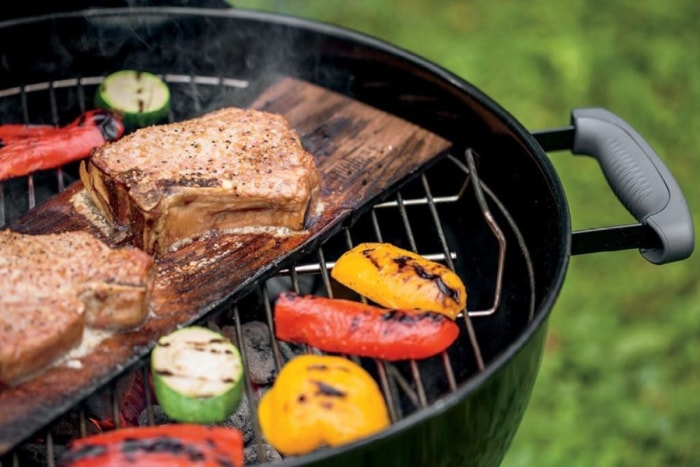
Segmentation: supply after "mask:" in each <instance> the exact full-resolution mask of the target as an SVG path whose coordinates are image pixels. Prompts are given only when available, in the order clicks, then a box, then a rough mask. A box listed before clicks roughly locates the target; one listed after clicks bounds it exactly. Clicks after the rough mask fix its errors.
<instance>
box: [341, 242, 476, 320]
mask: <svg viewBox="0 0 700 467" xmlns="http://www.w3.org/2000/svg"><path fill="white" fill-rule="evenodd" d="M331 277H333V278H334V279H335V280H337V281H338V282H340V283H341V284H343V285H345V286H346V287H348V288H350V289H352V290H354V291H355V292H357V293H358V294H360V295H362V296H364V297H366V298H367V299H369V300H372V301H373V302H375V303H377V304H379V305H381V306H383V307H386V308H394V309H400V310H405V309H411V310H420V311H435V312H438V313H442V314H444V315H446V316H448V317H450V318H452V319H455V318H456V317H457V315H458V314H459V313H460V312H461V311H462V310H463V309H464V308H465V307H466V305H467V289H466V287H465V285H464V283H463V282H462V280H461V279H460V277H459V276H458V275H457V274H456V273H455V272H454V271H452V270H451V269H450V268H448V267H447V266H444V265H442V264H440V263H436V262H434V261H430V260H427V259H425V258H423V257H422V256H420V255H417V254H415V253H413V252H411V251H408V250H404V249H402V248H399V247H397V246H395V245H392V244H390V243H361V244H359V245H357V246H355V247H354V248H352V249H351V250H349V251H347V252H345V253H344V254H343V255H341V257H340V258H338V261H336V263H335V265H334V266H333V269H332V270H331Z"/></svg>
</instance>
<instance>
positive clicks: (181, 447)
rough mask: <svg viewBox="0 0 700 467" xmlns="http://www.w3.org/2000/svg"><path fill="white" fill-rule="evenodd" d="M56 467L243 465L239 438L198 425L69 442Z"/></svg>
mask: <svg viewBox="0 0 700 467" xmlns="http://www.w3.org/2000/svg"><path fill="white" fill-rule="evenodd" d="M57 465H58V466H59V467H88V466H122V465H138V466H139V467H149V466H191V465H198V466H216V467H220V466H222V465H230V466H234V467H242V466H243V435H242V434H241V432H240V431H238V430H237V429H235V428H227V427H221V426H209V425H198V424H171V425H159V426H144V427H131V428H123V429H119V430H114V431H109V432H105V433H100V434H97V435H93V436H88V437H86V438H80V439H76V440H74V441H72V442H71V444H70V445H69V449H68V450H67V451H66V453H65V454H64V455H63V456H62V457H61V458H60V459H59V461H58V464H57Z"/></svg>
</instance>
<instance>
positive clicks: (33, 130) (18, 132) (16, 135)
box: [0, 123, 61, 147]
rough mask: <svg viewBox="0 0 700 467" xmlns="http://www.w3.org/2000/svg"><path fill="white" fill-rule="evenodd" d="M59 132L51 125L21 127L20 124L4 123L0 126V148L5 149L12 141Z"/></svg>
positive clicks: (58, 129)
mask: <svg viewBox="0 0 700 467" xmlns="http://www.w3.org/2000/svg"><path fill="white" fill-rule="evenodd" d="M57 131H61V129H60V128H57V127H55V126H51V125H22V124H21V123H5V124H4V125H0V147H5V146H7V145H8V144H9V143H11V142H12V141H13V140H17V139H23V138H35V137H37V136H43V135H47V134H52V133H55V132H57Z"/></svg>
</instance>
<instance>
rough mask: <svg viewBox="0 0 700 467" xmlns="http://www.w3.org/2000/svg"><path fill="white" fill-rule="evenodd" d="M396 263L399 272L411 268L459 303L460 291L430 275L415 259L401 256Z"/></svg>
mask: <svg viewBox="0 0 700 467" xmlns="http://www.w3.org/2000/svg"><path fill="white" fill-rule="evenodd" d="M394 263H396V264H397V265H398V267H399V270H401V269H404V268H411V269H413V271H414V272H415V273H416V275H417V276H418V277H420V278H421V279H425V280H429V281H433V282H435V285H437V288H438V290H440V292H441V293H442V294H443V295H446V296H448V297H449V298H451V299H452V300H454V301H455V302H456V303H459V291H458V290H457V289H455V288H452V287H450V286H448V285H447V284H446V283H445V281H444V280H443V279H442V276H440V275H439V274H433V273H429V272H428V271H426V270H425V268H424V267H423V266H421V265H420V264H417V263H416V261H415V260H414V259H413V258H409V257H408V256H399V257H398V258H394ZM373 264H374V263H373ZM377 267H379V266H377Z"/></svg>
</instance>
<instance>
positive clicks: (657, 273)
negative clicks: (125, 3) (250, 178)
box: [232, 0, 700, 467]
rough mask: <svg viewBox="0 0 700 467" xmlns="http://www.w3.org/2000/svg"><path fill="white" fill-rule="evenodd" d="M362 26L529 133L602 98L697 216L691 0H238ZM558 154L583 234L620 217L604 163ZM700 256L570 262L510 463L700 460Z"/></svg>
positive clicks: (696, 13) (694, 2)
mask: <svg viewBox="0 0 700 467" xmlns="http://www.w3.org/2000/svg"><path fill="white" fill-rule="evenodd" d="M232 1H233V3H234V4H235V5H236V6H238V7H242V8H252V9H263V10H274V11H277V12H281V13H284V14H292V15H296V16H302V17H306V18H312V19H319V20H322V21H324V22H329V23H334V24H338V25H341V26H345V27H348V28H351V29H355V30H358V31H361V32H365V33H367V34H370V35H373V36H376V37H378V38H381V39H384V40H387V41H389V42H391V43H394V44H396V45H399V46H401V47H403V48H405V49H407V50H409V51H411V52H414V53H416V54H418V55H421V56H423V57H425V58H428V59H429V60H431V61H433V62H435V63H438V64H440V65H442V66H444V67H445V68H447V69H449V70H451V71H453V72H454V73H456V74H458V75H460V76H461V77H463V78H465V79H466V80H468V81H470V82H471V83H473V84H474V85H476V86H477V87H479V88H480V89H482V90H483V91H484V92H486V93H487V94H489V95H490V96H491V97H493V98H494V99H495V100H496V101H498V102H499V103H501V104H502V105H503V106H504V107H505V108H506V109H508V110H509V111H511V113H512V114H513V115H514V116H515V117H516V118H517V119H518V120H520V121H521V122H522V123H523V124H524V125H525V126H526V127H527V128H528V129H531V130H536V129H542V128H550V127H556V126H561V125H565V124H568V122H569V115H570V111H571V109H572V108H575V107H585V106H601V107H605V108H608V109H610V110H612V111H614V112H615V113H617V114H618V115H620V116H621V117H623V118H624V119H626V120H627V121H628V122H629V123H631V124H632V125H633V126H634V127H635V128H636V129H637V130H639V131H640V133H642V134H643V135H644V136H645V137H646V138H647V139H648V141H649V142H650V144H651V145H652V147H654V148H655V149H656V150H657V152H658V153H659V154H660V155H661V157H662V158H663V159H664V160H665V161H666V163H667V165H668V166H669V168H670V169H671V171H672V172H673V174H674V175H675V177H676V179H677V181H678V183H679V184H680V186H681V188H682V189H683V191H684V193H685V195H686V197H687V200H688V203H689V205H690V208H691V211H692V212H693V214H694V217H695V219H696V222H695V224H696V225H695V230H696V231H698V227H697V219H698V218H700V205H699V200H700V196H699V195H700V188H699V186H698V182H700V178H699V177H698V174H697V171H696V166H697V165H698V163H700V154H699V153H698V149H699V148H698V146H700V144H698V143H700V138H699V134H700V32H698V31H700V29H698V26H699V20H700V2H699V1H698V0H672V1H659V0H638V1H632V0H628V1H623V0H588V1H584V0H570V1H560V2H555V1H544V0H534V1H515V0H501V1H496V0H473V1H458V0H434V1H430V0H383V1H382V0H305V1H300V0H299V1H292V0H284V1H282V0H280V1H254V0H241V1H236V0H232ZM550 158H551V159H552V161H553V162H554V164H555V167H556V168H557V170H558V172H559V174H560V176H561V179H562V183H563V185H564V188H565V191H566V194H567V197H568V200H569V204H570V208H571V214H572V219H573V227H574V229H575V230H576V229H582V228H589V227H601V226H607V225H617V224H624V223H628V222H630V221H631V217H630V216H629V214H627V213H626V212H625V211H624V210H623V208H621V207H620V206H619V203H617V202H616V201H615V200H614V198H613V195H612V193H611V191H610V189H609V188H608V187H607V185H606V183H605V181H604V179H603V177H602V175H601V173H600V171H599V169H598V167H597V164H596V163H595V162H593V161H591V160H588V159H587V158H578V157H572V156H571V155H570V154H569V153H553V154H550ZM699 265H700V263H699V262H698V259H697V255H694V256H692V257H691V258H690V259H689V260H687V261H684V262H679V263H674V264H670V265H664V266H655V265H652V264H650V263H648V262H646V260H644V259H643V258H642V257H641V256H640V255H639V254H638V253H637V252H636V251H625V252H615V253H605V254H593V255H586V256H576V257H574V258H572V261H571V266H570V268H569V272H568V277H567V280H566V283H565V286H564V289H563V291H562V293H561V295H560V298H559V300H558V302H557V305H556V307H555V309H554V313H553V315H552V318H551V320H550V332H549V337H548V344H547V350H546V354H545V358H544V361H543V365H542V369H541V372H540V374H539V377H538V380H537V383H536V386H535V390H534V394H533V397H532V400H531V403H530V406H529V407H528V411H527V413H526V415H525V419H524V420H523V423H522V425H521V428H520V430H519V432H518V434H517V436H516V439H515V441H514V443H513V446H512V448H511V449H510V451H509V453H508V455H507V457H506V459H505V461H504V466H507V467H525V466H557V467H560V466H586V467H588V466H592V465H596V466H677V465H700V440H699V439H698V438H700V371H699V368H698V363H700V286H699V283H698V266H699Z"/></svg>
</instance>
